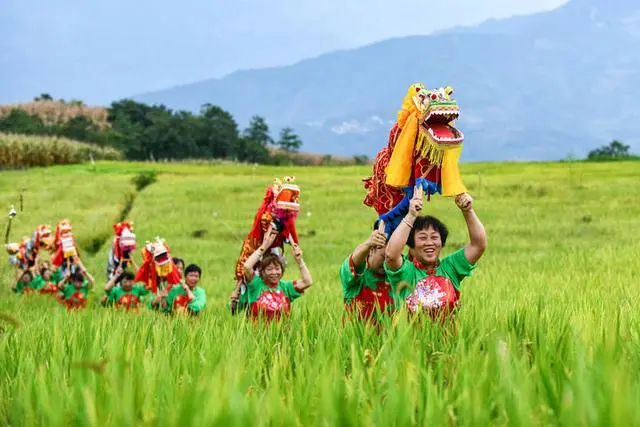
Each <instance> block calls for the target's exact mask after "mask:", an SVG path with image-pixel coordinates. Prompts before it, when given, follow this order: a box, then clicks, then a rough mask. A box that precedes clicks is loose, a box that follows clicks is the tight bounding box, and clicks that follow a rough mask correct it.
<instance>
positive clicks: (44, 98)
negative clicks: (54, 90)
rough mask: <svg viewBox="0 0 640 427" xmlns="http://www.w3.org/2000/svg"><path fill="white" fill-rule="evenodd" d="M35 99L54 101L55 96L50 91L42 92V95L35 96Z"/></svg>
mask: <svg viewBox="0 0 640 427" xmlns="http://www.w3.org/2000/svg"><path fill="white" fill-rule="evenodd" d="M33 100H34V101H53V97H52V96H51V95H49V94H48V93H41V94H40V96H36V97H35V98H33Z"/></svg>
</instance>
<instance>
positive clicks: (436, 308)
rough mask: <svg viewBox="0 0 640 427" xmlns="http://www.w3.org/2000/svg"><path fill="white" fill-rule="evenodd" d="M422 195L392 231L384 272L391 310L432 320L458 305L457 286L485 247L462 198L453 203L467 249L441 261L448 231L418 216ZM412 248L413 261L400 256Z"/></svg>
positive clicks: (481, 229) (470, 205)
mask: <svg viewBox="0 0 640 427" xmlns="http://www.w3.org/2000/svg"><path fill="white" fill-rule="evenodd" d="M423 197H424V194H423V192H422V188H420V187H416V188H415V191H414V196H413V198H412V199H411V202H410V206H409V213H407V215H406V216H405V217H404V218H403V219H402V222H401V223H400V225H399V226H398V227H397V228H396V229H395V230H394V232H393V234H392V235H391V238H390V239H389V242H388V244H387V248H386V250H385V271H386V272H387V275H388V278H389V281H390V282H391V287H392V290H393V297H394V300H395V303H396V307H399V306H400V305H401V304H404V305H406V307H407V308H408V310H409V311H410V312H413V313H415V312H427V313H430V314H432V315H434V316H435V315H442V314H446V313H449V312H450V311H451V310H453V309H454V308H455V307H457V305H458V299H459V297H460V289H461V282H462V280H463V279H464V278H465V277H468V276H471V274H472V272H473V270H474V269H475V268H476V263H477V262H478V260H479V259H480V257H482V255H483V254H484V251H485V249H486V247H487V235H486V232H485V229H484V226H483V225H482V223H481V222H480V220H479V219H478V217H477V215H476V213H475V211H474V210H473V199H472V198H471V196H470V195H469V194H467V193H463V194H460V195H458V196H457V197H456V199H455V201H456V205H457V206H458V208H459V209H460V210H461V211H462V215H463V217H464V220H465V222H466V224H467V230H468V233H469V243H468V244H467V245H466V246H465V247H464V248H461V249H459V250H457V251H455V252H453V253H452V254H450V255H448V256H446V257H444V258H443V259H442V260H440V251H441V250H442V248H443V247H444V245H445V244H446V241H447V236H448V233H449V232H448V230H447V228H446V226H445V225H444V224H443V223H442V222H440V221H439V220H438V219H437V218H434V217H432V216H419V213H420V211H422V203H423ZM405 244H406V245H408V246H409V248H411V254H412V255H413V260H410V259H408V258H407V257H404V256H402V250H403V248H404V246H405Z"/></svg>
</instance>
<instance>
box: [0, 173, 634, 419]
mask: <svg viewBox="0 0 640 427" xmlns="http://www.w3.org/2000/svg"><path fill="white" fill-rule="evenodd" d="M573 167H574V168H579V169H580V171H579V172H580V174H581V176H582V177H583V178H582V187H584V188H582V187H575V186H570V185H568V179H569V171H568V170H567V168H566V165H563V164H560V163H539V164H526V163H520V164H464V165H462V174H463V177H471V178H469V180H477V178H476V176H477V175H478V174H481V175H482V189H483V191H482V195H481V196H478V197H477V198H476V200H475V208H476V211H477V212H478V215H479V217H480V218H481V220H482V221H483V223H484V224H485V226H486V228H487V231H488V236H489V247H488V249H487V253H486V254H485V256H484V257H483V258H482V260H481V261H480V264H479V267H478V269H477V270H476V271H475V272H474V276H472V277H471V278H469V279H465V281H464V282H463V288H462V310H461V311H460V313H459V314H458V316H457V318H456V319H455V326H456V328H455V330H448V329H443V328H440V327H437V326H436V325H432V324H429V323H419V322H415V321H414V320H412V319H409V318H408V317H407V316H405V315H402V314H401V315H399V316H397V317H395V318H394V319H391V320H390V321H388V322H387V323H386V324H385V325H384V326H383V328H382V330H381V331H380V332H378V331H376V330H375V329H373V328H371V327H367V326H364V325H360V324H357V323H352V322H350V321H345V320H343V317H342V315H343V313H344V306H343V302H342V291H341V286H340V283H339V279H338V268H339V266H340V264H341V263H342V262H343V261H344V260H345V259H346V257H347V256H348V255H349V253H350V252H351V251H352V250H353V248H354V247H355V246H356V245H357V244H358V243H360V242H361V241H363V240H364V239H366V237H367V235H368V234H369V231H370V230H371V225H372V223H373V221H374V219H375V217H376V215H375V214H374V212H373V210H371V209H369V208H367V207H365V206H364V205H363V204H362V199H363V197H364V190H363V188H362V184H361V181H360V180H361V178H362V177H363V176H367V175H368V174H369V173H370V166H348V167H333V166H332V167H288V168H285V167H281V168H278V167H263V166H258V167H253V166H248V165H202V166H197V165H193V164H189V165H181V164H178V163H167V164H148V163H120V162H104V161H100V162H97V163H96V168H95V171H93V172H89V171H87V170H86V167H83V166H79V165H69V166H56V167H51V168H40V169H33V170H28V171H9V172H3V173H2V174H1V175H0V200H4V201H6V202H10V201H12V200H14V198H15V197H17V194H18V189H19V188H20V186H21V185H24V186H26V187H27V188H28V191H26V192H25V212H23V213H22V216H21V214H20V213H19V215H18V216H17V217H16V219H15V220H14V221H15V223H14V227H15V233H14V235H16V236H19V235H22V234H28V233H30V232H31V230H32V227H34V226H35V225H36V224H38V223H40V222H43V221H49V222H54V221H55V220H56V219H58V218H61V217H69V218H70V219H71V220H72V224H73V225H74V233H75V234H76V235H77V236H78V237H82V236H92V235H96V234H100V233H102V232H104V230H107V229H109V227H111V225H112V224H113V222H114V221H115V220H116V218H118V214H119V210H120V209H121V202H122V200H124V198H125V196H124V195H125V194H127V193H128V192H130V191H132V190H134V188H133V184H132V182H131V179H132V178H133V177H135V176H136V174H138V173H139V172H141V171H146V170H149V169H154V170H156V171H157V173H158V180H157V182H156V183H154V184H153V185H151V186H148V187H146V188H145V189H144V190H143V191H141V192H140V193H138V195H137V197H136V198H135V200H134V202H133V205H132V207H131V210H130V212H129V215H128V218H129V219H131V220H133V221H134V222H135V227H136V228H135V231H136V235H137V238H138V242H140V243H142V242H144V241H145V240H151V239H153V238H154V237H155V236H156V235H160V236H161V237H163V238H165V239H167V243H168V244H169V245H170V246H171V250H172V255H174V256H180V257H182V258H184V259H185V260H186V262H187V264H188V263H192V262H194V263H197V264H199V265H200V266H201V267H202V268H203V277H202V286H203V287H204V288H205V289H206V291H207V295H208V303H207V308H206V310H205V311H204V313H203V314H202V315H201V316H200V317H198V318H192V319H190V318H181V317H167V316H163V315H157V314H156V313H152V312H149V311H147V310H141V311H140V312H139V313H133V312H123V311H118V310H113V309H105V308H102V307H100V305H99V302H98V301H99V299H100V298H101V297H102V295H103V293H102V292H103V291H102V286H103V285H104V269H105V263H106V251H107V249H108V248H107V246H106V245H105V246H104V247H102V249H101V250H100V251H98V252H97V253H96V254H95V255H92V254H86V255H84V256H83V260H84V262H85V265H86V266H87V268H88V269H89V271H91V272H92V273H94V276H95V277H96V279H97V284H96V288H95V289H94V290H93V291H92V295H91V299H90V304H89V307H87V308H86V309H84V310H82V311H77V312H67V311H66V310H65V309H64V308H63V307H62V306H61V305H59V304H58V303H57V302H56V301H55V300H53V299H52V298H43V297H40V296H37V295H29V296H16V295H13V294H12V293H11V292H10V290H9V287H10V285H11V280H12V277H13V276H12V271H11V269H10V268H9V266H8V265H7V264H6V263H3V264H0V277H3V278H4V282H3V283H4V284H5V286H2V287H0V313H1V314H0V425H43V426H66V425H70V424H71V425H91V426H120V425H137V426H188V425H194V426H195V425H225V426H227V425H228V426H244V425H257V426H273V425H286V426H289V425H295V426H302V425H304V426H307V425H321V426H329V425H331V426H333V425H347V426H393V425H447V426H478V425H480V426H504V425H514V426H516V425H526V426H529V425H533V426H547V425H556V426H573V425H584V426H600V425H640V409H639V408H638V405H637V402H638V401H640V302H639V301H640V300H638V298H636V297H635V296H636V295H637V293H638V291H639V290H640V288H639V287H640V282H639V281H638V278H637V271H638V269H639V267H640V265H639V264H638V259H640V243H639V242H640V240H639V239H638V237H639V236H638V232H637V230H639V229H640V205H639V204H638V203H637V200H638V199H639V197H640V187H639V186H638V185H637V182H638V178H639V175H638V173H639V172H638V170H637V165H634V163H633V162H616V163H609V164H607V163H593V164H587V163H585V164H575V165H573ZM574 173H575V170H574ZM284 175H293V176H295V177H296V181H297V183H298V184H299V185H300V187H301V204H302V211H301V214H300V217H299V219H298V221H297V228H298V231H299V233H300V235H301V236H303V237H301V247H302V249H303V251H304V254H305V261H306V263H307V265H308V266H309V268H310V270H311V273H312V275H313V277H314V285H313V287H312V288H310V289H309V290H308V291H306V292H305V295H303V296H302V297H301V298H300V299H298V300H296V301H295V302H294V303H293V306H292V315H291V318H290V319H288V321H286V322H284V323H282V324H276V323H274V324H271V325H254V324H252V323H250V322H247V321H246V320H245V319H243V318H241V317H234V316H231V315H230V314H229V311H228V309H227V307H226V303H227V299H228V296H229V294H230V293H231V291H232V289H233V285H234V283H233V268H234V263H235V260H236V257H237V256H238V253H239V251H240V247H241V241H242V239H243V238H244V236H245V235H246V233H247V232H248V230H249V228H250V227H251V223H252V221H253V215H255V212H256V209H257V207H258V205H259V203H260V201H261V200H262V197H263V194H264V188H265V186H267V185H269V184H270V182H271V180H272V179H273V178H274V177H276V176H277V177H282V176H284ZM530 188H534V189H544V194H541V193H540V192H536V191H533V192H532V191H529V189H530ZM6 202H5V203H6ZM425 213H429V214H433V215H435V216H437V217H439V218H441V219H442V220H443V221H444V222H445V223H446V224H447V226H448V227H449V229H450V237H449V239H450V241H451V242H452V245H453V243H455V245H453V246H459V244H461V243H464V242H466V239H467V238H466V230H465V228H464V221H463V219H462V217H461V215H460V212H459V210H458V209H457V208H456V207H455V205H454V202H453V200H451V199H445V198H442V197H440V196H438V195H434V196H432V197H431V201H430V202H428V203H425ZM586 216H588V217H589V218H591V219H590V221H588V222H587V221H584V220H583V218H584V217H586ZM195 230H207V233H204V234H202V235H201V236H200V237H199V238H197V239H196V238H194V237H193V232H194V231H195ZM309 230H315V233H308V231H309ZM453 249H454V248H453V247H449V245H447V246H446V247H445V249H444V250H443V254H447V253H449V252H450V251H451V250H453ZM286 255H287V257H288V259H289V260H290V263H289V266H288V268H287V270H286V272H285V276H286V277H287V278H295V277H296V269H295V266H294V265H293V263H292V262H291V255H290V250H289V249H288V248H287V249H286ZM135 256H136V258H137V260H138V261H140V253H139V251H138V252H137V253H136V255H135Z"/></svg>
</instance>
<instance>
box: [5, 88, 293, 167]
mask: <svg viewBox="0 0 640 427" xmlns="http://www.w3.org/2000/svg"><path fill="white" fill-rule="evenodd" d="M34 100H35V101H53V99H52V98H51V96H50V95H48V94H43V95H40V96H39V97H37V98H35V99H34ZM58 102H62V103H64V101H63V100H61V101H58ZM78 103H81V101H77V100H74V101H72V103H70V105H74V104H75V105H77V104H78ZM106 110H107V118H106V121H107V124H108V126H101V124H100V123H96V121H95V120H92V119H91V118H90V117H88V116H86V115H82V114H80V115H76V116H74V117H70V118H67V119H65V120H56V121H54V122H50V121H49V122H46V121H45V120H43V118H42V117H41V116H40V115H38V114H37V113H31V112H27V111H25V110H23V109H20V108H14V109H11V110H10V111H9V112H8V113H7V114H5V115H4V116H3V117H0V132H5V133H17V134H26V135H44V136H58V137H64V138H69V139H73V140H76V141H83V142H91V143H94V144H97V145H100V146H106V147H113V148H116V149H118V150H119V151H121V152H122V153H123V155H124V157H125V158H126V159H127V160H153V159H175V160H181V159H196V158H197V159H203V158H204V159H230V160H237V161H242V162H255V163H262V164H277V163H279V162H281V161H282V160H283V158H282V157H284V158H285V159H288V157H287V154H292V153H296V152H298V151H299V150H300V147H301V146H302V141H301V140H300V138H299V137H298V136H297V135H296V134H295V133H294V131H293V129H291V128H288V127H287V128H284V129H282V130H281V132H280V134H279V138H278V139H277V140H275V139H274V138H272V137H271V135H270V130H269V126H268V124H267V122H266V120H265V118H264V117H261V116H258V115H256V116H253V117H252V119H251V121H250V123H249V126H248V127H247V128H246V129H244V130H242V131H241V130H240V129H239V126H238V124H237V123H236V121H235V120H234V118H233V116H232V115H231V114H230V113H229V112H228V111H225V110H224V109H222V108H220V107H219V106H216V105H212V104H205V105H203V106H202V107H201V109H200V112H199V113H198V114H193V113H192V112H189V111H174V110H171V109H169V108H167V107H166V106H164V105H147V104H144V103H140V102H136V101H133V100H130V99H123V100H119V101H115V102H113V103H111V105H110V106H109V107H107V109H106ZM275 148H278V149H279V150H278V152H277V153H276V152H275V151H276V150H274V149H275Z"/></svg>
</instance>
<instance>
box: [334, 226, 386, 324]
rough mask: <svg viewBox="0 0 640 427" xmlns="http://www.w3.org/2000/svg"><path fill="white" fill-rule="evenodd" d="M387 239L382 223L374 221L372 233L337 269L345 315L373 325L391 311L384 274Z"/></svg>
mask: <svg viewBox="0 0 640 427" xmlns="http://www.w3.org/2000/svg"><path fill="white" fill-rule="evenodd" d="M386 245H387V236H386V234H385V232H384V223H383V222H382V221H376V222H375V224H374V226H373V233H371V235H370V236H369V238H368V239H367V240H366V241H365V242H363V243H362V244H360V245H359V246H358V247H357V248H355V250H354V251H353V252H352V253H351V254H350V255H349V257H347V259H345V260H344V262H343V263H342V266H341V267H340V280H341V281H342V294H343V297H344V304H345V308H346V310H347V312H348V313H350V314H355V317H356V318H357V319H361V320H372V321H373V322H374V323H376V320H377V317H378V314H383V313H388V312H391V311H392V309H393V300H392V298H391V286H390V284H389V283H388V280H387V276H386V274H385V271H384V253H385V247H386Z"/></svg>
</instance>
